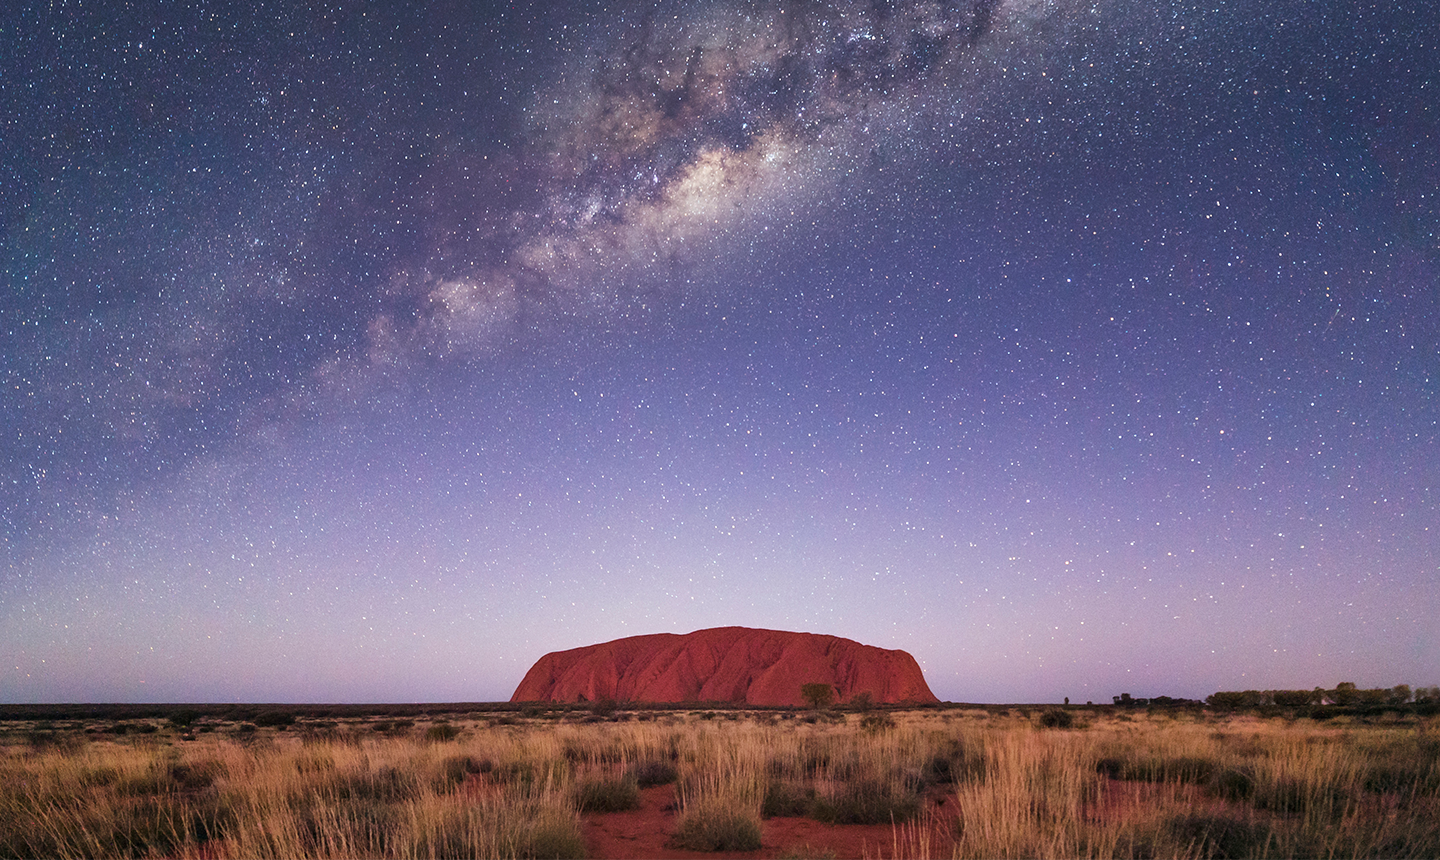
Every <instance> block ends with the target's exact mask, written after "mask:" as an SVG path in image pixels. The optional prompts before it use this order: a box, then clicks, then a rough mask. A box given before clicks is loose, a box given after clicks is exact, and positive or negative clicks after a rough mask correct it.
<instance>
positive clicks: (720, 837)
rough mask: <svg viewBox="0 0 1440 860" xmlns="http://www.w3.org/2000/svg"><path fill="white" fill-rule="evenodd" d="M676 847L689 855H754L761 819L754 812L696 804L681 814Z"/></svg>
mask: <svg viewBox="0 0 1440 860" xmlns="http://www.w3.org/2000/svg"><path fill="white" fill-rule="evenodd" d="M675 847H677V848H684V849H686V850H689V851H755V850H757V849H759V848H760V819H759V817H758V816H757V815H756V814H755V813H754V812H752V811H750V810H748V809H743V808H739V807H736V806H732V805H729V804H725V803H721V802H718V801H711V802H709V803H704V802H702V803H695V804H692V805H690V806H687V807H686V808H685V811H684V812H682V813H681V814H680V823H679V826H678V827H677V828H676V830H675Z"/></svg>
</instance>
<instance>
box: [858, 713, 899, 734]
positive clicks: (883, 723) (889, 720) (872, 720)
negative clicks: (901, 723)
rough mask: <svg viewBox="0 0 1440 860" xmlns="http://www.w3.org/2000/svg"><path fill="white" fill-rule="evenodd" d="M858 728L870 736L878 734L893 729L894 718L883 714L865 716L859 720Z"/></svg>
mask: <svg viewBox="0 0 1440 860" xmlns="http://www.w3.org/2000/svg"><path fill="white" fill-rule="evenodd" d="M860 728H861V729H863V730H865V731H867V732H869V733H870V734H878V733H880V732H884V731H888V730H890V729H893V728H895V718H894V717H892V716H890V715H889V714H887V713H884V712H881V713H878V714H866V715H865V716H863V717H861V718H860Z"/></svg>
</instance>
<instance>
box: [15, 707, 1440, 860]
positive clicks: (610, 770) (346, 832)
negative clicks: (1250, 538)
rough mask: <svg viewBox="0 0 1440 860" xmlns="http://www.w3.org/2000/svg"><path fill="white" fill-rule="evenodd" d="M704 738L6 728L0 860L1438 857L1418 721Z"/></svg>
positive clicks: (486, 730)
mask: <svg viewBox="0 0 1440 860" xmlns="http://www.w3.org/2000/svg"><path fill="white" fill-rule="evenodd" d="M721 716H722V717H724V718H720V719H716V718H714V715H713V714H712V715H710V716H709V717H708V718H707V715H706V714H702V713H689V714H685V713H675V714H667V715H662V716H661V717H660V718H659V719H651V720H647V721H634V720H624V719H623V718H624V717H625V715H624V714H621V718H622V719H621V720H620V721H615V722H585V721H577V720H575V719H573V717H572V718H567V719H564V720H560V721H554V720H550V719H528V720H520V721H515V720H504V721H497V720H490V719H482V718H480V717H479V716H475V717H473V718H471V719H469V720H461V721H457V722H455V723H454V724H453V727H454V729H456V730H458V731H457V732H454V733H452V732H451V731H448V730H442V731H435V730H433V729H434V726H433V725H428V724H426V723H424V722H423V721H422V722H421V723H420V724H419V725H410V726H404V727H401V728H399V729H396V727H394V726H384V725H381V726H380V728H383V729H386V731H376V726H377V724H375V723H373V722H370V721H365V720H351V721H348V722H342V723H340V724H339V725H336V724H333V723H332V724H328V725H322V724H311V725H309V726H307V725H306V724H305V723H304V722H303V721H302V722H300V723H297V724H295V725H293V726H290V727H288V728H287V729H272V728H261V729H258V730H253V731H245V732H242V731H240V730H238V729H239V728H240V727H236V726H233V725H228V724H227V725H220V726H202V728H215V729H217V730H214V731H209V732H201V733H198V734H196V735H193V736H191V737H194V738H195V739H194V740H182V739H181V737H180V735H178V734H177V730H174V729H169V728H162V729H160V730H158V731H155V732H153V733H148V734H133V733H132V734H127V735H121V736H113V735H103V734H84V733H82V732H81V731H80V730H79V727H74V728H72V729H69V730H62V731H58V732H52V733H49V734H48V735H44V736H43V737H40V738H39V739H38V740H37V736H36V735H34V734H33V733H31V734H29V735H27V733H26V731H25V727H24V726H22V725H15V724H12V725H11V726H9V727H8V729H7V728H6V727H0V742H4V741H8V743H7V744H6V745H5V746H3V747H0V857H34V856H45V857H155V856H163V857H209V858H216V857H220V858H224V857H236V858H241V857H243V858H250V857H372V856H373V857H382V856H383V857H414V858H420V857H457V856H469V857H554V856H581V855H582V854H583V852H584V850H585V843H584V840H583V837H582V829H581V818H580V815H581V809H582V808H585V809H591V810H602V811H603V810H608V809H623V808H627V807H628V806H629V805H631V804H632V803H633V800H634V797H633V792H634V791H635V787H636V785H637V784H641V785H652V784H656V783H659V784H665V783H668V782H670V781H671V780H672V779H673V782H674V792H675V799H676V805H677V809H678V819H677V822H676V829H677V832H676V836H675V838H676V840H677V841H676V842H675V843H674V844H675V845H676V846H677V847H696V848H711V849H719V850H745V848H746V847H747V846H752V847H753V846H754V845H757V844H758V839H759V834H760V833H761V832H762V829H763V827H764V826H765V825H764V822H763V817H764V815H767V814H771V815H774V814H781V815H796V814H799V815H808V816H810V817H813V818H816V819H818V820H820V821H824V822H831V823H835V824H837V825H844V824H849V823H869V824H876V823H880V824H893V833H894V844H893V846H892V848H893V850H894V852H895V853H896V854H897V855H900V856H909V857H941V856H953V857H1141V856H1173V857H1296V856H1346V857H1350V856H1354V857H1405V856H1409V857H1434V856H1440V724H1437V723H1436V722H1435V721H1434V720H1429V721H1426V720H1419V719H1409V720H1407V721H1395V722H1392V723H1389V724H1366V723H1359V722H1347V721H1346V720H1334V721H1330V722H1326V723H1314V722H1310V721H1306V720H1301V721H1295V722H1287V721H1285V720H1281V719H1269V720H1261V719H1257V718H1247V717H1235V718H1230V719H1214V718H1199V717H1194V716H1182V717H1180V718H1171V717H1164V716H1157V717H1146V716H1143V715H1141V716H1138V717H1133V718H1132V717H1130V716H1129V715H1122V716H1118V717H1116V716H1087V715H1085V714H1084V713H1081V712H1077V716H1078V717H1079V719H1078V720H1077V722H1076V725H1075V727H1073V728H1066V729H1059V728H1055V729H1051V728H1042V727H1041V726H1040V724H1039V720H1038V719H1035V718H1032V717H1029V716H1024V715H1022V714H1018V713H1015V712H1011V713H1009V714H1005V715H991V714H989V713H986V712H984V711H977V710H974V709H972V710H971V711H966V712H963V713H962V712H954V711H943V710H926V711H914V712H908V713H896V714H894V719H893V721H886V720H883V719H869V720H866V719H863V718H862V717H861V716H860V715H849V716H848V717H845V716H841V717H838V718H830V719H820V720H816V721H814V722H807V721H804V720H800V719H777V718H776V716H775V715H774V714H763V713H762V714H742V715H738V717H737V718H735V719H730V718H729V717H736V716H737V715H735V714H723V715H721ZM505 722H509V723H513V724H510V725H506V724H504V723H505ZM452 734H454V735H455V736H454V737H450V736H451V735H452ZM39 741H44V742H39Z"/></svg>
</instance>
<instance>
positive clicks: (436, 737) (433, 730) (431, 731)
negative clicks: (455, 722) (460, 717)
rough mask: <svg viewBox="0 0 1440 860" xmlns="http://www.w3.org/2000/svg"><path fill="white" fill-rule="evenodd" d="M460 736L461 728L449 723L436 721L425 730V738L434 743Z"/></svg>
mask: <svg viewBox="0 0 1440 860" xmlns="http://www.w3.org/2000/svg"><path fill="white" fill-rule="evenodd" d="M458 737H460V730H459V729H457V728H456V727H454V726H452V725H450V724H449V723H436V724H435V725H433V726H431V727H430V728H428V729H426V730H425V740H427V741H431V742H434V743H441V742H444V741H453V740H455V739H456V738H458Z"/></svg>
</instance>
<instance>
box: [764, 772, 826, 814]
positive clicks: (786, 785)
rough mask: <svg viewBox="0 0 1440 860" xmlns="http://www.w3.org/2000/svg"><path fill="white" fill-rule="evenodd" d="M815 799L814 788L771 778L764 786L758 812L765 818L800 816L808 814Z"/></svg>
mask: <svg viewBox="0 0 1440 860" xmlns="http://www.w3.org/2000/svg"><path fill="white" fill-rule="evenodd" d="M814 801H815V790H814V789H813V788H812V789H809V790H804V789H802V788H800V787H799V786H797V785H795V784H794V783H790V782H785V781H782V780H771V781H770V782H769V784H767V785H766V787H765V798H764V800H763V801H761V803H760V814H761V815H762V816H764V817H765V818H801V817H803V816H805V815H808V814H809V812H810V808H811V806H812V805H813V803H814Z"/></svg>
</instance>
